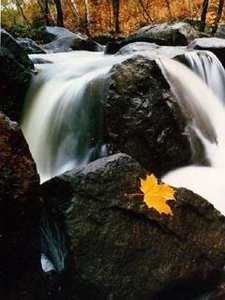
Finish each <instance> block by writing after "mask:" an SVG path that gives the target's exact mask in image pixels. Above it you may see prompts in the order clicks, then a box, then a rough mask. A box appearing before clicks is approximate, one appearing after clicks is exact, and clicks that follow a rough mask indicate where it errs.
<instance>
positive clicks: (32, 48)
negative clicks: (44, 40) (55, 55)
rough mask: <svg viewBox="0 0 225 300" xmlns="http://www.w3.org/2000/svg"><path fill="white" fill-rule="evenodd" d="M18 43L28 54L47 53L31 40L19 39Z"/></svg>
mask: <svg viewBox="0 0 225 300" xmlns="http://www.w3.org/2000/svg"><path fill="white" fill-rule="evenodd" d="M17 42H18V43H19V45H20V46H21V47H22V48H23V50H24V51H25V52H26V53H27V54H36V53H45V51H44V50H43V49H42V48H41V47H40V46H39V45H38V44H37V43H36V42H35V41H33V40H31V39H28V38H18V39H17Z"/></svg>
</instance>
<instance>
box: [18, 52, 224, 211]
mask: <svg viewBox="0 0 225 300" xmlns="http://www.w3.org/2000/svg"><path fill="white" fill-rule="evenodd" d="M167 48H168V49H167ZM173 48H174V47H173ZM160 49H161V48H160ZM161 50H163V49H161ZM163 51H164V52H165V53H167V54H166V55H167V56H169V57H170V56H171V51H174V50H173V49H172V47H165V48H164V50H163ZM163 51H159V49H156V50H155V49H150V50H149V51H147V50H145V51H142V52H141V50H140V51H139V52H138V51H136V54H137V53H138V54H143V55H145V56H148V55H150V56H151V57H154V58H156V59H157V62H158V65H159V66H160V68H161V70H162V72H163V74H164V76H165V78H166V79H167V81H168V83H169V85H170V87H171V90H172V92H173V93H174V95H175V97H176V98H177V101H178V104H179V105H180V107H181V108H182V110H183V112H184V113H185V115H186V118H187V119H188V122H189V126H190V127H192V129H194V130H195V132H196V133H197V135H198V137H199V139H200V140H201V142H202V144H203V145H204V148H205V152H206V156H207V160H208V161H209V163H210V167H206V166H200V161H199V162H198V161H195V165H191V166H187V167H184V168H181V169H178V170H174V171H172V172H170V173H168V174H166V175H165V176H164V177H163V178H162V180H164V181H165V182H167V183H169V184H171V185H173V186H176V187H181V186H183V187H187V188H189V189H191V190H193V191H194V192H196V193H199V194H200V195H202V196H203V197H205V198H206V199H207V200H209V201H210V202H211V203H212V204H213V205H214V206H215V207H216V208H217V209H218V210H220V211H221V212H222V213H223V214H225V201H223V198H222V197H223V195H224V194H225V184H224V182H223V177H224V175H225V151H224V150H225V108H224V103H225V84H224V83H225V70H224V68H223V66H222V65H221V63H220V62H219V60H218V59H217V58H216V57H215V55H213V54H212V53H210V52H207V51H186V52H185V51H184V58H185V60H186V61H185V64H186V65H187V66H188V67H187V66H185V65H184V64H181V63H180V62H178V61H176V60H174V59H170V58H168V57H166V56H165V55H163ZM176 51H177V50H176ZM179 51H180V50H179ZM179 51H178V52H179ZM181 51H183V50H182V49H181ZM36 57H39V58H44V59H46V60H49V61H51V62H53V63H52V64H41V65H40V64H39V65H38V66H37V67H38V68H39V74H38V75H37V76H36V77H35V79H34V82H33V84H32V85H31V88H30V91H29V93H28V97H27V105H26V108H25V117H24V120H23V123H22V129H23V132H24V135H25V137H26V139H27V141H28V143H29V146H30V149H31V153H32V154H33V157H34V159H35V161H36V163H37V168H38V172H39V174H40V177H41V181H42V182H43V181H45V180H48V179H49V178H51V177H53V176H56V175H58V174H61V173H63V172H64V171H67V170H70V169H72V168H74V167H76V166H79V165H82V164H86V163H87V162H89V161H91V160H94V159H96V158H99V157H103V156H106V155H108V150H107V141H106V139H105V129H104V128H105V125H104V114H103V105H102V104H103V102H104V90H105V86H104V83H105V77H106V74H107V73H108V71H109V70H110V68H111V67H112V66H113V65H114V64H116V63H120V62H122V61H123V60H125V59H126V58H128V56H126V55H115V56H107V55H104V54H103V53H99V52H97V53H95V52H87V51H77V52H71V53H58V54H45V55H36ZM157 57H158V58H157Z"/></svg>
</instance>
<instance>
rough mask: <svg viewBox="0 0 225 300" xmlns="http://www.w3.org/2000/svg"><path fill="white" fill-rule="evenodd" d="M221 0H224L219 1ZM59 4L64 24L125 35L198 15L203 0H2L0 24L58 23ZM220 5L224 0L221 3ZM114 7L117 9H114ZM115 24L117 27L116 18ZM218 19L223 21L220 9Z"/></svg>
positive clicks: (211, 9) (214, 10) (212, 6)
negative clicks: (151, 25) (160, 23)
mask: <svg viewBox="0 0 225 300" xmlns="http://www.w3.org/2000/svg"><path fill="white" fill-rule="evenodd" d="M222 2H223V1H222ZM57 3H58V4H61V7H62V11H63V23H64V26H65V27H67V28H68V29H70V30H72V31H81V32H86V33H88V34H90V35H92V36H96V35H98V34H102V33H104V32H111V33H113V34H115V31H116V30H118V31H119V32H116V34H118V33H119V34H120V35H125V34H128V33H130V32H133V31H135V30H137V29H138V28H140V27H141V26H144V25H147V24H150V23H159V22H164V21H171V22H172V21H177V20H184V19H200V17H201V12H202V4H203V1H202V0H184V1H180V0H152V1H149V0H129V1H128V0H64V1H61V2H60V0H2V3H1V9H2V20H1V22H2V25H3V26H5V27H6V28H9V27H13V26H15V25H18V24H23V25H25V26H28V27H32V26H34V24H39V25H46V23H48V24H49V25H56V24H57V21H58V20H57V13H58V11H57V5H56V4H57ZM219 4H221V0H211V1H209V5H208V8H207V15H206V23H207V24H210V25H215V23H216V22H217V21H218V17H217V15H218V8H219ZM222 5H223V3H222ZM115 9H117V12H115ZM115 18H118V20H117V21H118V22H117V25H118V26H117V28H116V26H115V25H116V24H115V23H116V20H115ZM221 20H222V21H225V12H224V9H223V12H222V16H221Z"/></svg>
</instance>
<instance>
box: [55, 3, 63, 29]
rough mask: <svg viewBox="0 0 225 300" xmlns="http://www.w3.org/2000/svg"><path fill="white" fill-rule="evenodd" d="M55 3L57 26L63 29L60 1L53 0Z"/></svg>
mask: <svg viewBox="0 0 225 300" xmlns="http://www.w3.org/2000/svg"><path fill="white" fill-rule="evenodd" d="M53 1H54V3H55V7H56V11H57V21H56V23H57V26H60V27H64V23H63V10H62V5H61V1H60V0H53Z"/></svg>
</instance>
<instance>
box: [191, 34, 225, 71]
mask: <svg viewBox="0 0 225 300" xmlns="http://www.w3.org/2000/svg"><path fill="white" fill-rule="evenodd" d="M188 48H191V49H196V50H208V51H211V52H213V53H214V54H215V55H216V56H217V57H218V59H219V60H220V61H221V63H222V64H223V66H224V67H225V39H221V38H217V37H211V38H199V39H195V40H193V41H192V42H191V43H190V44H189V45H188Z"/></svg>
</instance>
